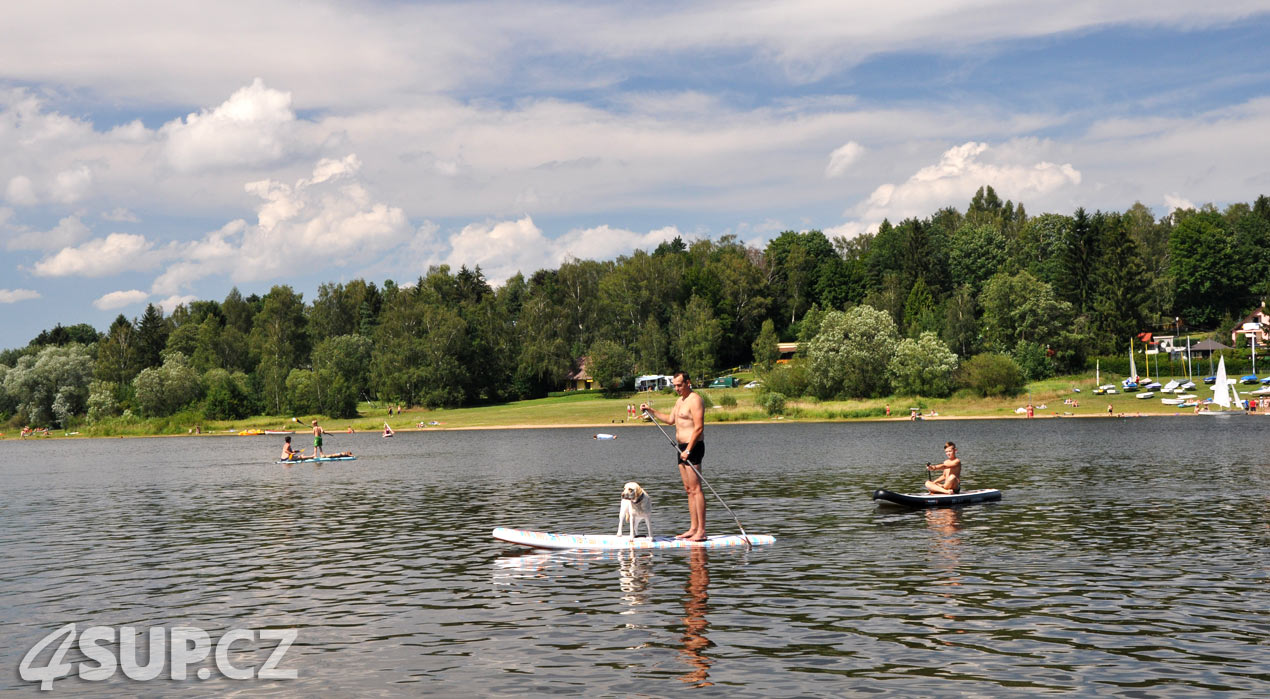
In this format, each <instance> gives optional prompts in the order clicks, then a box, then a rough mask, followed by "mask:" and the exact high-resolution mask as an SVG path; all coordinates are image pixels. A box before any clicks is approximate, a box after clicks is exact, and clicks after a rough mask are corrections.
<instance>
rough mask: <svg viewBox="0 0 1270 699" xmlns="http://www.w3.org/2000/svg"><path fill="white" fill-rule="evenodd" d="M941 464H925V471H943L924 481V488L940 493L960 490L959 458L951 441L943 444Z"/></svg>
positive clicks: (953, 493)
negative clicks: (943, 457)
mask: <svg viewBox="0 0 1270 699" xmlns="http://www.w3.org/2000/svg"><path fill="white" fill-rule="evenodd" d="M944 456H945V457H947V458H945V459H944V463H942V464H934V465H932V464H929V463H928V464H926V470H927V471H943V473H942V474H940V475H939V476H937V477H936V478H934V479H931V480H928V481H926V490H928V491H929V492H931V493H935V494H940V495H956V494H957V493H960V492H961V459H958V458H957V445H956V444H953V443H952V442H948V443H946V444H944Z"/></svg>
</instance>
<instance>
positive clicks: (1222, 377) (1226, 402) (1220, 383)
mask: <svg viewBox="0 0 1270 699" xmlns="http://www.w3.org/2000/svg"><path fill="white" fill-rule="evenodd" d="M1231 383H1233V382H1232V381H1230V380H1228V379H1227V378H1226V358H1225V357H1222V358H1221V360H1220V361H1219V362H1218V363H1217V380H1216V381H1215V382H1213V405H1220V406H1221V407H1222V410H1211V409H1210V410H1204V411H1202V412H1200V415H1216V416H1230V415H1234V414H1235V411H1233V410H1231V409H1230V406H1231V400H1230V390H1231V389H1230V384H1231Z"/></svg>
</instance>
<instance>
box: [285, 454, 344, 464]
mask: <svg viewBox="0 0 1270 699" xmlns="http://www.w3.org/2000/svg"><path fill="white" fill-rule="evenodd" d="M326 461H357V457H356V456H322V457H319V458H316V459H292V460H291V461H275V462H274V463H275V464H312V463H323V462H326Z"/></svg>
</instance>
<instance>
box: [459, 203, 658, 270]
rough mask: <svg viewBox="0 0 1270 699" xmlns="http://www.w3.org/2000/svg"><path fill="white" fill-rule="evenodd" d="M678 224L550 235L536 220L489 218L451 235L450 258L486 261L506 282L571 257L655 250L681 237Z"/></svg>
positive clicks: (471, 264)
mask: <svg viewBox="0 0 1270 699" xmlns="http://www.w3.org/2000/svg"><path fill="white" fill-rule="evenodd" d="M680 235H681V234H680V232H679V230H678V229H676V228H674V227H668V228H659V229H656V230H652V231H649V232H648V233H636V232H634V231H628V230H624V229H620V228H611V227H609V226H597V227H594V228H579V229H574V230H571V231H568V232H567V233H564V234H563V235H561V236H559V237H557V238H548V237H547V236H546V235H544V234H543V232H542V229H540V228H539V227H538V226H537V225H536V224H535V223H534V222H533V219H532V218H530V217H528V216H525V217H523V218H521V219H518V220H515V221H488V222H484V223H473V224H469V225H467V226H464V227H463V229H462V230H461V231H459V232H458V233H456V234H455V235H454V236H452V237H451V238H450V240H449V245H450V251H449V254H448V255H447V256H446V257H445V260H444V261H445V263H446V264H448V265H450V267H452V268H455V269H457V268H458V267H459V266H461V265H466V266H467V267H468V268H473V267H477V266H480V268H481V271H482V272H483V273H484V274H485V278H486V279H489V280H490V282H492V283H494V284H501V283H502V282H504V281H506V280H507V279H508V278H509V277H511V276H512V275H514V274H516V273H517V272H522V273H524V274H526V275H528V274H532V273H533V272H535V271H537V270H539V269H554V268H556V267H559V266H560V265H561V264H562V263H563V262H565V261H566V260H568V259H570V258H578V259H588V260H603V259H612V258H614V257H617V256H618V255H623V254H627V253H630V252H633V251H635V250H636V249H651V248H654V247H656V246H657V245H658V244H660V243H662V242H664V241H667V240H672V239H674V238H675V236H680Z"/></svg>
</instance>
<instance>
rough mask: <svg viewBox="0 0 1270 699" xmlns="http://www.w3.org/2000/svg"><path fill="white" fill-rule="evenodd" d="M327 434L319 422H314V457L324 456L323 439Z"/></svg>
mask: <svg viewBox="0 0 1270 699" xmlns="http://www.w3.org/2000/svg"><path fill="white" fill-rule="evenodd" d="M325 434H326V430H324V429H322V426H321V425H319V424H318V421H317V420H314V421H313V455H314V456H324V454H322V437H323V435H325Z"/></svg>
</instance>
